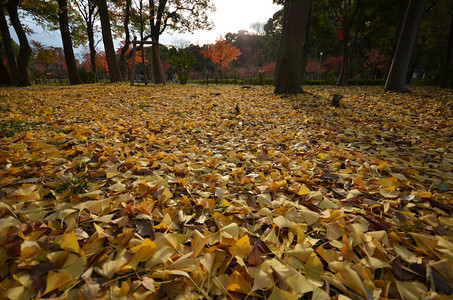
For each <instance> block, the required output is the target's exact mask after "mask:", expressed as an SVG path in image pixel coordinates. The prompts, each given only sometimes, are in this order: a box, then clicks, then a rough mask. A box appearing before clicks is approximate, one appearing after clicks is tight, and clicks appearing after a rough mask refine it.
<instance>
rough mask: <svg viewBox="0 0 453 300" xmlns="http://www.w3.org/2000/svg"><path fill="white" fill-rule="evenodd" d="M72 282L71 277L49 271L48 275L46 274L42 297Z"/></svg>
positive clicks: (63, 273)
mask: <svg viewBox="0 0 453 300" xmlns="http://www.w3.org/2000/svg"><path fill="white" fill-rule="evenodd" d="M73 281H74V278H72V276H71V275H69V274H67V273H65V272H55V271H52V270H51V271H49V274H47V281H46V282H47V283H46V290H45V291H44V293H43V295H45V294H48V293H50V292H52V291H54V290H56V289H58V290H61V289H63V288H65V287H66V286H67V285H68V284H70V283H72V282H73Z"/></svg>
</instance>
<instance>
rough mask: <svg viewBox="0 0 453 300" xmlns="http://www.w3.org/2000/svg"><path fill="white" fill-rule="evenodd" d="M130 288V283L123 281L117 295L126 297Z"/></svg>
mask: <svg viewBox="0 0 453 300" xmlns="http://www.w3.org/2000/svg"><path fill="white" fill-rule="evenodd" d="M129 290H130V285H129V283H127V281H124V282H123V284H122V285H121V288H120V290H119V291H118V296H119V297H126V296H127V294H128V293H129Z"/></svg>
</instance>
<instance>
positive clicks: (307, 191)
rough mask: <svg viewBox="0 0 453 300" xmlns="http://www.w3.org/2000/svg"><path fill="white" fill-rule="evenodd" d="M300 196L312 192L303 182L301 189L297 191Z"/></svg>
mask: <svg viewBox="0 0 453 300" xmlns="http://www.w3.org/2000/svg"><path fill="white" fill-rule="evenodd" d="M297 194H298V195H299V196H304V195H308V194H310V190H309V189H308V188H307V187H306V186H305V184H302V186H301V187H300V189H299V191H298V192H297Z"/></svg>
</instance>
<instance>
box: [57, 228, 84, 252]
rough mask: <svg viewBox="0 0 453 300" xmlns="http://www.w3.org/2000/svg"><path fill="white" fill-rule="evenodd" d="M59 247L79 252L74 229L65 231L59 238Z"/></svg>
mask: <svg viewBox="0 0 453 300" xmlns="http://www.w3.org/2000/svg"><path fill="white" fill-rule="evenodd" d="M60 247H61V249H63V250H67V251H70V252H74V253H79V254H80V253H81V249H80V246H79V242H78V241H77V236H76V234H75V232H74V231H71V232H69V233H65V234H64V235H63V238H62V239H61V240H60Z"/></svg>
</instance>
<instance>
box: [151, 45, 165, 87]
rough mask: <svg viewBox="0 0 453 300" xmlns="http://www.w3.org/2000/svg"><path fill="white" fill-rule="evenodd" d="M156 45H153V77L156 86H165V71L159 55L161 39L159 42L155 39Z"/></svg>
mask: <svg viewBox="0 0 453 300" xmlns="http://www.w3.org/2000/svg"><path fill="white" fill-rule="evenodd" d="M153 41H154V42H155V43H153V44H152V48H151V49H152V52H153V53H152V54H153V56H152V59H151V60H152V64H153V75H154V83H156V84H160V83H161V84H165V78H164V71H163V70H162V64H161V63H160V55H159V38H157V40H155V39H153Z"/></svg>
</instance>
